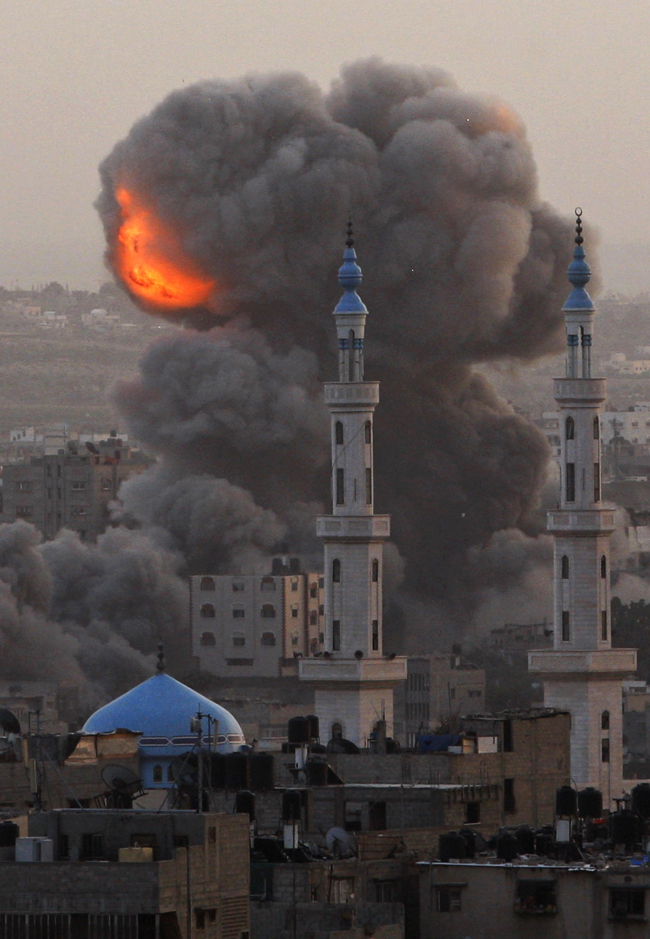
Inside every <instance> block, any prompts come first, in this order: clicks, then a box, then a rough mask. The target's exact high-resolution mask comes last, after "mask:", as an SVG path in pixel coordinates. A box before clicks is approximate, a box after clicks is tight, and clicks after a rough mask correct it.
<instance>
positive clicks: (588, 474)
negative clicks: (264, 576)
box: [528, 209, 636, 808]
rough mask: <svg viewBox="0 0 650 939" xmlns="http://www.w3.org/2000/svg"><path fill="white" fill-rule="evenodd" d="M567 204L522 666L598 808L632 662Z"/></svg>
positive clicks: (617, 778)
mask: <svg viewBox="0 0 650 939" xmlns="http://www.w3.org/2000/svg"><path fill="white" fill-rule="evenodd" d="M581 215H582V211H581V210H580V209H576V238H575V242H576V247H575V249H574V252H573V261H572V263H571V265H570V266H569V270H568V277H569V281H570V283H571V284H572V285H573V290H572V291H571V293H570V294H569V297H568V299H567V301H566V303H565V305H564V307H563V312H564V316H565V321H566V333H567V363H566V378H556V379H555V400H556V401H557V404H558V410H559V419H560V436H561V440H562V451H561V492H560V500H559V504H558V509H557V511H552V512H549V514H548V530H549V531H550V532H551V533H552V535H553V542H554V557H553V565H554V586H555V612H554V639H553V649H552V650H548V651H540V652H530V653H529V658H528V667H529V670H530V671H531V672H534V673H536V674H538V675H540V676H541V677H542V678H543V680H544V704H545V706H546V707H552V708H561V709H563V710H568V711H570V712H571V776H572V779H573V781H574V782H575V783H576V785H577V786H578V787H579V788H582V787H584V786H595V787H596V788H597V789H600V790H601V792H602V793H603V800H604V805H605V807H607V808H609V807H611V802H612V799H615V798H617V797H619V796H620V795H621V794H622V789H623V782H622V780H623V726H622V724H623V714H622V690H621V681H622V679H623V678H624V677H625V676H626V675H629V674H630V672H633V671H635V669H636V651H635V650H634V649H612V646H611V623H610V586H609V580H610V564H609V539H610V535H611V532H612V531H613V529H614V508H613V506H610V505H606V504H604V503H603V502H602V493H601V457H600V437H601V433H600V411H601V406H602V404H603V402H604V401H605V379H604V378H592V377H591V340H592V331H593V319H594V305H593V303H592V301H591V297H590V296H589V294H588V293H587V291H586V290H585V286H586V285H587V284H588V282H589V278H590V276H591V270H590V268H589V265H588V264H587V262H586V261H585V252H584V249H583V247H582V242H583V238H582V223H581Z"/></svg>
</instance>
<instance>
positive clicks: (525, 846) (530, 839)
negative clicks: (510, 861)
mask: <svg viewBox="0 0 650 939" xmlns="http://www.w3.org/2000/svg"><path fill="white" fill-rule="evenodd" d="M515 838H516V839H517V854H535V832H534V831H533V829H532V828H531V827H530V825H520V826H519V828H518V829H517V831H516V832H515Z"/></svg>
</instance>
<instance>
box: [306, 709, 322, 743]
mask: <svg viewBox="0 0 650 939" xmlns="http://www.w3.org/2000/svg"><path fill="white" fill-rule="evenodd" d="M305 719H306V720H308V721H309V739H310V740H318V739H319V737H320V727H319V720H318V717H317V716H316V715H315V714H308V715H307V717H306V718H305Z"/></svg>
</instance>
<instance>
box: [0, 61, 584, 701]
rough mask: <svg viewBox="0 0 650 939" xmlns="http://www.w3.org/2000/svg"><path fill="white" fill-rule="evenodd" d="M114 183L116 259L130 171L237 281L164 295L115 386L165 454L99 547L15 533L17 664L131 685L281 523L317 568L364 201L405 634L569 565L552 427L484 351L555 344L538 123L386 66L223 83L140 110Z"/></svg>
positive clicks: (16, 667) (109, 174) (11, 532)
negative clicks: (487, 364) (550, 499)
mask: <svg viewBox="0 0 650 939" xmlns="http://www.w3.org/2000/svg"><path fill="white" fill-rule="evenodd" d="M101 179H102V191H101V194H100V196H99V199H98V202H97V206H98V209H99V212H100V215H101V218H102V222H103V224H104V228H105V231H106V236H107V244H108V248H107V260H108V263H109V265H113V266H114V267H115V265H116V264H117V262H118V256H117V253H116V245H117V233H118V230H119V227H120V223H121V215H120V209H119V206H118V203H117V201H116V197H115V193H116V189H117V188H118V187H126V189H128V190H130V191H133V192H134V193H136V194H137V197H138V199H140V200H142V201H143V203H144V204H146V205H147V206H149V207H152V208H153V209H154V210H155V213H156V215H157V217H158V218H159V220H160V221H161V223H162V224H163V225H164V226H167V227H168V228H169V229H171V230H172V231H173V232H174V235H175V238H174V239H170V243H178V241H179V240H180V243H181V244H182V250H183V252H185V254H186V256H187V257H189V258H190V259H192V261H193V262H194V264H195V265H198V266H199V267H200V268H201V270H202V271H203V272H204V273H205V275H206V277H208V278H214V281H215V284H216V286H215V290H214V295H213V297H212V300H211V301H210V303H209V308H206V309H199V310H197V309H193V310H178V311H176V312H174V313H173V314H172V313H168V314H166V315H169V316H171V318H173V319H174V320H175V321H176V322H178V323H179V324H180V323H182V324H184V325H185V326H186V327H187V328H186V329H184V330H179V331H178V333H177V334H176V335H175V336H171V337H165V338H164V339H162V340H160V341H158V342H157V343H155V344H153V345H152V346H151V347H150V348H149V350H148V351H147V352H146V353H145V355H144V357H143V359H142V362H141V368H140V374H139V376H137V377H136V378H134V379H133V380H131V381H128V382H124V383H122V384H121V386H120V387H118V388H117V390H116V401H117V403H118V406H119V408H120V409H121V411H122V413H123V414H124V415H125V416H126V418H127V420H128V422H129V424H130V426H131V428H132V430H133V431H134V433H135V434H136V435H137V436H138V438H139V439H140V440H141V441H142V442H143V443H145V444H146V445H147V446H148V447H149V448H151V449H152V450H153V451H155V452H156V453H157V454H158V455H159V457H160V461H159V463H158V464H157V465H156V466H155V467H154V468H153V469H151V470H150V471H149V472H148V473H146V474H144V475H143V476H141V477H139V478H137V479H134V480H131V481H130V482H128V483H127V484H126V485H125V486H124V487H123V489H122V492H121V496H122V499H123V503H122V505H121V506H119V507H116V508H115V521H116V523H118V525H119V527H117V528H116V529H114V530H112V531H109V532H108V533H107V534H106V535H104V536H103V537H102V538H101V539H100V540H99V542H98V544H97V545H96V546H86V545H82V544H81V543H80V542H79V541H78V539H76V537H75V536H73V535H72V534H70V533H65V532H64V533H62V534H61V535H60V536H59V537H58V538H57V539H56V540H55V541H54V542H52V543H50V544H47V545H44V546H39V544H38V538H37V537H35V536H34V534H33V530H32V529H30V528H29V526H26V525H23V524H19V525H17V526H10V527H9V529H5V530H4V533H2V534H0V605H2V610H3V619H2V622H3V624H5V625H3V626H2V628H0V644H2V648H3V650H5V655H6V656H7V658H6V659H5V662H7V663H8V665H7V667H9V668H10V669H11V670H12V671H15V672H16V673H17V674H21V675H23V676H24V677H39V674H36V675H34V674H33V672H35V671H36V672H39V669H40V666H42V669H40V676H41V677H42V676H45V675H52V674H56V675H58V674H60V673H66V674H68V675H70V676H71V677H72V680H75V681H78V682H80V683H82V684H83V683H85V685H86V686H87V687H88V688H92V689H94V693H95V695H96V696H98V697H101V696H102V695H103V696H106V695H109V694H111V693H113V694H114V693H116V692H117V691H118V690H124V689H123V687H121V683H122V684H123V683H124V682H125V681H128V683H133V681H135V680H136V678H138V677H142V676H143V675H145V674H146V673H147V671H148V670H149V669H150V668H151V653H152V652H153V651H154V650H155V643H156V642H157V641H158V639H159V638H161V637H162V638H165V640H166V641H167V642H173V641H174V639H175V638H176V641H177V643H178V647H179V649H180V647H181V646H182V645H183V643H184V642H185V639H184V636H185V629H186V609H187V607H186V593H185V587H184V583H183V579H182V578H183V577H184V576H185V575H186V574H187V573H190V572H196V573H200V572H208V571H211V572H226V571H240V570H241V571H243V570H260V569H264V568H265V567H266V566H267V565H268V559H269V557H270V556H271V554H272V553H273V552H274V551H275V550H277V548H278V545H279V543H280V542H287V543H289V545H290V547H291V550H292V551H296V552H302V553H303V555H304V558H305V560H306V562H307V563H309V564H313V563H315V562H317V561H318V560H319V558H320V546H319V545H318V543H317V541H316V539H315V537H314V518H315V515H316V514H317V513H318V512H320V511H323V509H325V510H327V507H328V506H329V502H330V496H329V491H328V475H329V441H328V418H327V413H326V411H325V409H324V407H323V404H322V397H321V384H320V383H321V382H322V381H323V380H329V379H333V378H334V377H335V374H336V365H335V356H336V341H335V334H334V324H333V318H332V315H331V313H332V309H333V307H334V305H335V303H336V301H337V299H338V296H339V295H340V289H339V288H338V285H337V283H336V270H337V267H338V265H339V263H340V260H339V258H340V254H341V250H342V247H343V244H342V242H343V233H344V229H345V222H346V220H347V217H348V214H349V213H350V212H352V215H353V218H354V224H355V230H356V235H357V241H358V245H357V247H358V250H359V255H360V261H361V264H362V267H363V269H364V272H365V276H366V280H365V282H364V285H363V289H362V296H363V299H364V300H365V302H366V304H367V306H368V308H369V310H370V316H369V320H368V330H367V346H366V348H367V370H366V374H367V377H368V378H369V379H379V380H381V395H382V400H381V404H380V406H379V409H378V411H377V416H376V438H375V439H376V448H375V460H376V506H377V511H380V512H390V513H391V514H392V516H393V533H394V542H395V543H394V544H393V545H391V546H389V549H388V550H387V588H388V590H387V592H388V594H389V597H388V602H387V609H388V613H389V619H390V623H391V624H392V629H393V632H392V637H391V639H390V640H389V642H391V643H392V642H400V641H402V646H403V645H404V642H403V640H404V636H400V635H398V633H399V632H400V631H402V632H405V633H407V634H409V635H410V636H411V639H412V642H411V645H412V647H415V646H417V647H419V648H425V649H431V648H433V647H435V646H436V644H438V643H439V642H440V641H442V639H443V638H444V639H448V638H449V637H450V636H451V635H454V634H457V633H458V632H459V631H462V630H463V629H464V628H465V627H466V625H467V624H468V623H469V622H470V621H471V620H472V617H476V616H477V615H478V614H477V611H479V612H480V610H481V609H484V608H486V605H487V606H488V607H489V608H490V609H491V610H492V611H494V610H495V609H497V608H498V607H499V605H501V604H502V603H503V602H504V601H505V598H507V596H508V591H509V590H510V589H511V588H516V590H515V592H514V596H515V597H516V602H517V604H518V605H521V604H524V603H525V594H526V590H529V592H530V591H535V590H537V588H538V577H537V574H536V573H535V571H537V570H543V569H544V567H545V565H546V563H547V560H546V559H547V556H548V545H547V543H546V541H545V540H544V539H541V540H540V539H539V538H538V535H539V532H540V530H541V529H540V516H539V512H538V503H539V496H540V492H541V488H542V485H543V481H544V477H545V466H546V461H547V456H548V452H547V447H546V443H545V441H544V438H543V437H542V435H541V434H540V433H539V432H538V431H537V430H536V429H535V428H534V427H532V426H531V425H530V424H529V423H528V422H527V421H526V420H524V419H523V418H521V417H520V416H518V415H517V414H515V413H514V412H513V410H512V409H511V408H510V407H509V406H508V405H507V404H506V403H505V402H504V401H503V400H501V399H500V398H499V397H498V395H497V394H496V393H495V391H494V390H493V388H492V387H491V386H490V385H489V383H488V382H487V381H486V380H485V379H484V378H483V377H482V376H481V375H478V374H476V373H475V372H474V371H473V369H472V365H473V363H479V362H484V361H488V360H496V359H510V360H532V359H533V358H535V357H537V356H540V355H543V354H544V353H547V352H550V351H553V350H555V349H557V348H558V347H559V338H560V334H561V331H562V316H561V313H560V308H561V306H562V301H563V299H564V297H565V296H566V293H567V289H568V287H567V283H566V280H565V271H566V266H567V262H568V260H569V257H570V249H571V240H570V239H571V235H570V225H569V223H568V222H567V221H565V220H563V219H561V218H559V217H558V216H557V215H556V214H555V213H554V212H553V211H552V209H550V208H549V207H548V206H546V205H543V204H541V203H540V202H539V199H538V196H537V190H536V172H535V165H534V161H533V158H532V155H531V151H530V147H529V145H528V142H527V140H526V136H525V132H524V129H523V127H522V125H521V123H520V121H519V120H518V119H517V117H516V116H514V115H513V114H512V112H511V111H510V110H509V109H508V108H507V107H505V106H504V105H503V104H502V103H500V102H498V101H492V100H485V99H481V98H477V97H475V96H469V95H466V94H464V93H463V92H461V91H460V90H459V89H457V88H456V86H455V85H454V83H453V81H452V80H451V79H450V78H449V76H447V75H445V74H443V73H442V72H439V71H436V70H426V69H415V68H408V67H396V66H388V65H385V64H383V63H381V62H380V61H377V60H371V61H367V62H360V63H356V64H354V65H351V66H348V67H346V68H344V69H343V71H342V74H341V77H340V79H338V80H337V81H336V82H334V84H333V86H332V89H331V91H330V93H329V94H328V95H324V94H323V93H322V92H321V91H320V90H319V88H318V87H317V86H316V85H315V84H313V83H311V82H309V81H307V80H306V79H305V78H304V77H302V76H300V75H296V74H286V75H274V76H270V77H260V76H250V77H247V78H245V79H242V80H240V81H235V82H226V81H212V82H205V83H202V84H199V85H196V86H194V87H192V88H188V89H184V90H182V91H178V92H174V93H173V94H171V95H170V96H169V97H168V98H167V99H166V100H165V101H163V102H162V104H160V105H159V106H158V107H157V108H155V109H154V111H153V112H152V113H151V114H150V115H149V116H147V117H145V118H143V119H142V120H140V121H139V122H138V123H137V124H136V125H135V126H134V127H133V129H132V130H131V132H130V133H129V135H128V136H127V137H126V139H125V140H123V141H122V142H120V143H119V144H118V145H117V146H116V147H115V149H114V150H113V152H112V153H111V154H110V155H109V156H108V157H107V158H106V160H105V161H104V163H103V164H102V167H101ZM590 259H591V255H590ZM116 274H117V276H118V277H119V272H118V271H116ZM127 286H128V284H127ZM134 298H135V299H136V300H137V297H134ZM138 302H140V303H141V305H144V304H143V302H142V301H141V300H140V301H138ZM150 312H154V311H151V310H150ZM517 591H518V592H517ZM535 614H536V615H537V611H535ZM35 649H37V650H38V653H36V652H34V650H35ZM179 655H180V652H179Z"/></svg>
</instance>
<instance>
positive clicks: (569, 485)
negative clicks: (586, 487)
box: [566, 463, 576, 502]
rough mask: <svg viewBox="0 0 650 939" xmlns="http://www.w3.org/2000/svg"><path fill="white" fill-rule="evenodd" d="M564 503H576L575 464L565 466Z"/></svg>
mask: <svg viewBox="0 0 650 939" xmlns="http://www.w3.org/2000/svg"><path fill="white" fill-rule="evenodd" d="M566 501H567V502H575V501H576V465H575V463H567V464H566Z"/></svg>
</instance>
